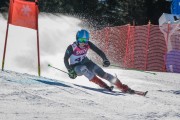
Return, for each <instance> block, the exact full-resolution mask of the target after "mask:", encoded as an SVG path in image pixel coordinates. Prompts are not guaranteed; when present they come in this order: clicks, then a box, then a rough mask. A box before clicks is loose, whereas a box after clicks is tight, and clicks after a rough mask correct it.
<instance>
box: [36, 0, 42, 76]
mask: <svg viewBox="0 0 180 120" xmlns="http://www.w3.org/2000/svg"><path fill="white" fill-rule="evenodd" d="M35 2H36V5H37V6H36V25H37V53H38V75H39V76H41V66H40V50H39V26H38V13H39V10H38V0H35Z"/></svg>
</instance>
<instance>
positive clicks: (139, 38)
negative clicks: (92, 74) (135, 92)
mask: <svg viewBox="0 0 180 120" xmlns="http://www.w3.org/2000/svg"><path fill="white" fill-rule="evenodd" d="M91 35H92V40H95V41H94V42H95V43H96V45H98V47H100V49H102V50H103V51H104V52H105V53H106V55H107V56H108V58H109V59H110V60H111V63H112V64H114V65H117V66H120V67H122V68H129V69H138V70H148V71H166V59H165V57H166V56H165V55H166V52H167V47H166V42H165V37H164V35H163V33H162V32H161V31H160V29H159V26H158V25H152V24H148V25H143V26H130V25H124V26H117V27H106V28H104V29H101V30H97V31H92V32H91ZM91 54H92V53H91ZM91 56H92V55H91ZM92 59H96V60H98V61H99V58H98V57H97V56H95V55H93V57H92Z"/></svg>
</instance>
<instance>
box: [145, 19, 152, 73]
mask: <svg viewBox="0 0 180 120" xmlns="http://www.w3.org/2000/svg"><path fill="white" fill-rule="evenodd" d="M150 29H151V21H149V22H148V33H147V40H146V61H145V70H147V64H148V52H149V50H148V48H149V38H150Z"/></svg>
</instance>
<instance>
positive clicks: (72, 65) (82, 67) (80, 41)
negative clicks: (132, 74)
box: [64, 29, 134, 93]
mask: <svg viewBox="0 0 180 120" xmlns="http://www.w3.org/2000/svg"><path fill="white" fill-rule="evenodd" d="M89 38H90V35H89V32H88V31H87V30H83V29H82V30H80V31H78V32H77V34H76V41H75V42H73V43H72V44H71V45H69V46H68V47H67V49H66V52H65V55H64V64H65V66H66V68H67V70H68V72H69V74H68V75H69V77H70V78H72V79H75V78H76V77H77V76H81V75H84V76H85V77H86V78H88V79H89V81H91V82H93V83H95V84H97V85H99V86H100V87H102V88H104V89H107V90H109V91H112V88H113V87H110V86H108V85H107V84H106V83H105V82H103V81H102V80H101V79H105V80H107V81H109V82H110V83H111V84H112V85H115V86H116V87H117V88H118V89H119V90H121V91H122V92H128V93H133V92H134V91H133V90H131V89H130V88H129V87H128V86H127V85H125V84H122V83H121V81H120V80H119V79H118V78H117V77H115V76H113V75H111V74H109V73H107V72H105V71H104V70H103V69H102V68H101V67H100V66H98V65H97V64H96V63H94V62H93V61H92V60H90V59H89V58H88V57H87V56H86V55H87V52H88V50H89V49H91V50H93V51H94V52H95V53H97V54H98V55H99V56H100V57H101V58H102V60H103V66H104V67H108V66H109V65H110V61H109V60H108V59H107V57H106V55H105V54H104V52H103V51H102V50H100V49H99V48H98V47H97V46H96V45H94V44H93V43H92V42H90V41H89Z"/></svg>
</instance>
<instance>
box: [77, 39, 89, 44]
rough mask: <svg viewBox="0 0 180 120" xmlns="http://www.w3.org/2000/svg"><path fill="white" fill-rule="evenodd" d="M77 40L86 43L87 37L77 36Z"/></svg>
mask: <svg viewBox="0 0 180 120" xmlns="http://www.w3.org/2000/svg"><path fill="white" fill-rule="evenodd" d="M78 42H79V43H88V39H87V38H78Z"/></svg>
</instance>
